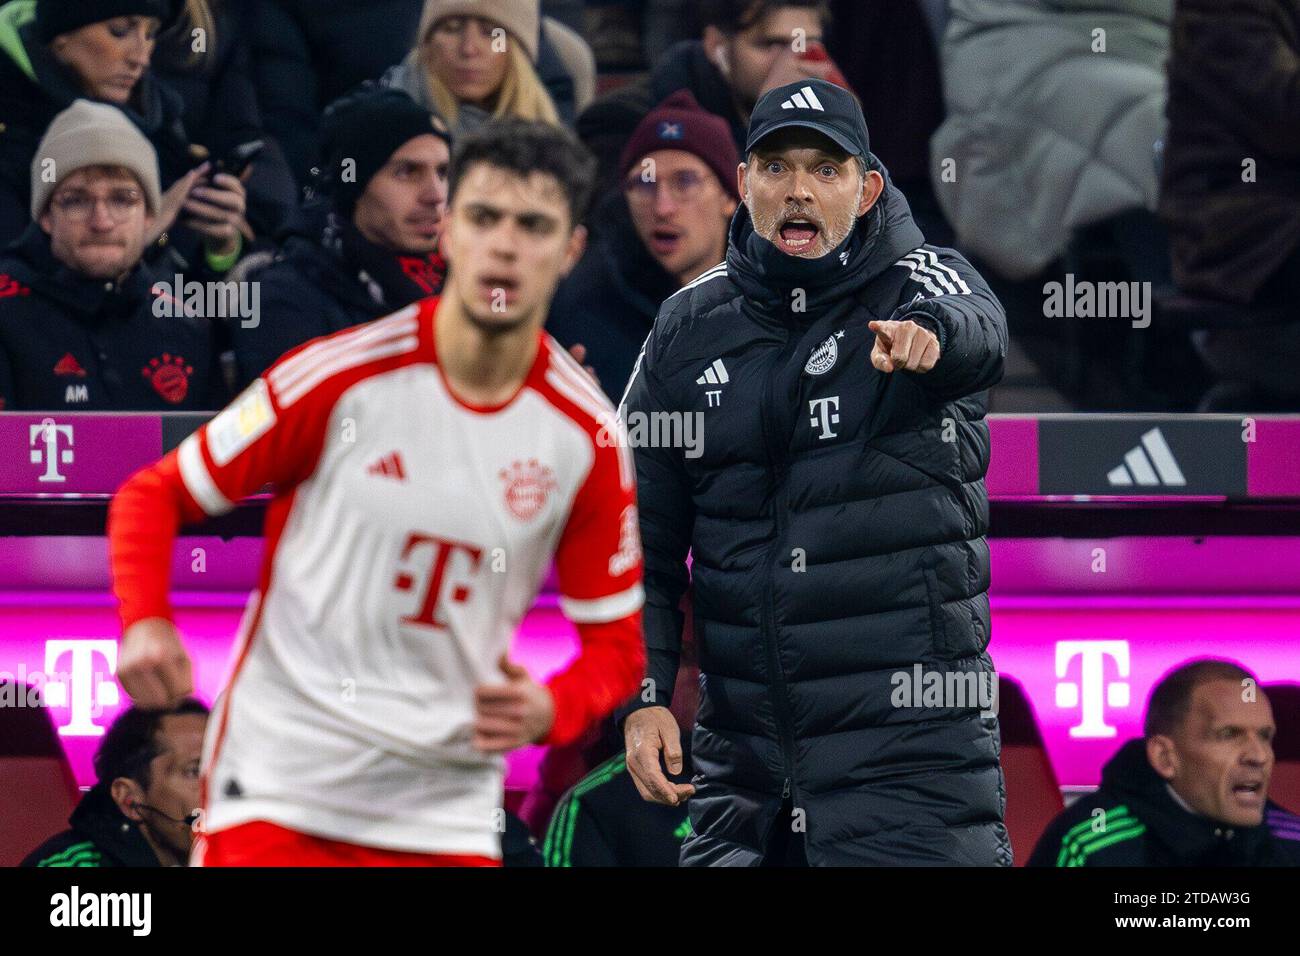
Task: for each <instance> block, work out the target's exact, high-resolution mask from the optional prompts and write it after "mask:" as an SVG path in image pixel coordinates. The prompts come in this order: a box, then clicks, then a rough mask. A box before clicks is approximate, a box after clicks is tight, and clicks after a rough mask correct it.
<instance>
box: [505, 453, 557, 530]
mask: <svg viewBox="0 0 1300 956" xmlns="http://www.w3.org/2000/svg"><path fill="white" fill-rule="evenodd" d="M500 475H501V480H502V481H504V482H505V483H506V507H507V508H509V509H510V513H511V514H512V515H514V516H515V517H516V518H518V519H519V520H520V521H531V520H532V519H533V518H535V517H537V515H538V514H539V513H540V512H541V510H542V509H543V508H544V507H546V497H547V495H548V494H550V492H551V490H552V489H553V488H554V487H555V476H554V475H553V474H552V473H551V469H549V468H547V467H546V466H545V465H541V464H538V462H537V459H536V458H530V459H529V460H528V462H527V463H524V462H522V461H517V462H515V463H514V464H512V465H511V466H510V467H509V468H502V469H501V472H500Z"/></svg>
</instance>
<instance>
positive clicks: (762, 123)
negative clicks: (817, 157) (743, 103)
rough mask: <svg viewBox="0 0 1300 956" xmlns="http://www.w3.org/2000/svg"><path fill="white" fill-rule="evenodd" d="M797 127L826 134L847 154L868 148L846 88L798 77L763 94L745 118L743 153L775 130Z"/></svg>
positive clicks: (861, 118) (864, 126) (858, 112)
mask: <svg viewBox="0 0 1300 956" xmlns="http://www.w3.org/2000/svg"><path fill="white" fill-rule="evenodd" d="M792 126H801V127H804V128H806V129H812V130H816V131H817V132H819V133H821V134H822V135H823V136H828V137H830V139H831V140H833V141H834V142H835V144H836V145H838V146H839V147H840V148H841V149H843V150H844V151H845V152H846V153H848V154H849V155H850V156H865V155H867V153H868V152H869V151H870V140H869V139H868V137H867V119H866V117H865V116H863V115H862V105H861V104H860V103H859V102H858V98H857V97H856V96H854V95H853V93H852V92H851V91H849V90H846V89H845V88H844V87H842V86H836V85H835V84H834V83H827V82H826V81H825V80H814V79H807V80H798V81H796V82H794V83H787V84H786V85H785V86H778V87H777V88H776V89H774V90H769V91H768V92H766V93H764V94H763V96H762V98H761V99H760V100H759V101H758V105H757V106H755V107H754V112H753V113H752V114H750V117H749V135H748V136H747V137H746V139H745V155H749V153H751V152H753V149H754V147H755V146H757V145H758V143H759V141H760V140H762V139H765V138H766V137H767V136H768V135H769V134H771V133H775V132H776V131H777V130H779V129H789V128H790V127H792Z"/></svg>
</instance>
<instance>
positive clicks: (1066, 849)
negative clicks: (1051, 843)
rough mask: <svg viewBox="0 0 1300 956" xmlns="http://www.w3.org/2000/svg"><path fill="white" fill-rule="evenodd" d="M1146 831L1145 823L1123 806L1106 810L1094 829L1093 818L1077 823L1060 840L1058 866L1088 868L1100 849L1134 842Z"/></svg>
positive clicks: (1094, 820) (1094, 819)
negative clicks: (1099, 826)
mask: <svg viewBox="0 0 1300 956" xmlns="http://www.w3.org/2000/svg"><path fill="white" fill-rule="evenodd" d="M1146 832H1147V828H1146V826H1145V824H1143V823H1142V821H1140V820H1139V819H1137V817H1135V816H1133V815H1132V814H1131V813H1130V812H1129V808H1128V807H1127V806H1125V805H1123V804H1121V805H1120V806H1118V807H1112V808H1111V809H1110V810H1107V811H1106V813H1105V815H1104V816H1103V817H1102V822H1101V828H1100V829H1097V820H1096V818H1095V817H1093V818H1090V819H1087V820H1084V821H1082V822H1080V823H1076V824H1075V825H1074V826H1072V827H1071V828H1070V829H1069V830H1066V831H1065V835H1064V836H1062V837H1061V852H1060V853H1059V854H1058V855H1057V857H1056V865H1057V866H1087V865H1088V857H1089V856H1091V855H1092V854H1094V853H1096V852H1097V851H1099V850H1104V849H1105V848H1106V847H1108V846H1113V845H1115V844H1116V843H1123V842H1124V841H1126V840H1135V839H1137V838H1138V837H1140V836H1141V835H1142V834H1144V833H1146Z"/></svg>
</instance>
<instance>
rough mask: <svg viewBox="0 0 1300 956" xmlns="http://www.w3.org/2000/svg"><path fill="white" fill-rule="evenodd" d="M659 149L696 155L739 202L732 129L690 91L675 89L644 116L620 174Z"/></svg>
mask: <svg viewBox="0 0 1300 956" xmlns="http://www.w3.org/2000/svg"><path fill="white" fill-rule="evenodd" d="M661 149H680V150H682V151H684V152H687V153H692V154H694V155H696V156H698V157H699V158H700V159H702V160H703V161H704V162H705V164H706V165H707V166H708V167H709V168H710V169H712V170H713V172H714V174H715V175H716V176H717V177H718V182H720V183H721V184H722V188H723V189H725V190H726V191H727V193H728V194H729V195H730V196H731V197H732V198H733V199H737V200H738V199H740V194H739V193H738V192H737V191H736V167H737V166H739V165H740V153H739V152H738V151H737V150H736V143H735V140H733V139H732V138H731V127H730V126H729V125H727V121H726V120H724V119H723V118H722V117H721V116H717V115H715V114H713V113H710V112H709V111H708V110H706V109H705V108H704V107H702V106H700V104H699V103H698V102H697V101H696V99H695V97H694V96H692V95H691V92H690V90H678V91H677V92H676V93H674V94H672V95H671V96H669V97H668V99H666V100H664V101H663V102H662V103H660V104H659V105H658V106H656V107H655V108H654V109H652V110H651V111H650V112H649V113H647V114H646V115H645V119H643V120H641V122H640V123H639V124H638V125H637V128H636V129H635V130H634V131H633V133H632V138H631V139H629V140H628V141H627V145H626V146H624V147H623V155H622V157H621V158H620V159H619V164H618V168H619V175H620V176H621V177H623V178H626V177H627V174H628V171H629V170H631V169H632V167H633V166H635V165H636V164H637V163H638V162H639V161H640V160H641V159H643V158H644V157H645V156H647V155H649V154H650V153H653V152H656V151H657V150H661Z"/></svg>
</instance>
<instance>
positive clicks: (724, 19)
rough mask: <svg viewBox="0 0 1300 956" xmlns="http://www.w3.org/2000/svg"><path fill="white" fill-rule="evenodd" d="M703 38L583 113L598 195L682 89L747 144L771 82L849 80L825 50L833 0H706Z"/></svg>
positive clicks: (582, 131)
mask: <svg viewBox="0 0 1300 956" xmlns="http://www.w3.org/2000/svg"><path fill="white" fill-rule="evenodd" d="M697 9H698V17H699V23H700V29H701V32H700V38H699V39H698V40H686V41H683V42H682V43H679V44H677V45H676V46H674V47H672V48H671V49H669V50H668V51H667V52H666V53H665V54H664V56H663V58H662V59H661V60H660V61H659V63H657V64H656V65H655V67H654V69H653V70H652V71H651V73H650V75H649V76H648V77H646V78H645V79H644V80H641V81H639V82H636V83H630V84H628V85H626V86H623V87H620V88H619V89H617V90H615V91H614V92H612V93H610V94H609V95H607V96H603V97H601V98H600V99H598V100H596V102H594V103H592V104H591V106H589V107H588V108H587V109H586V110H585V111H584V112H583V113H582V115H581V116H579V117H578V125H577V130H578V136H579V137H580V138H581V139H582V141H583V143H585V144H586V145H587V147H588V148H589V149H590V150H591V151H592V152H593V153H595V154H596V158H597V160H598V161H599V163H600V172H599V176H598V180H597V189H598V192H597V195H601V194H603V193H604V192H605V191H606V190H607V189H608V188H610V187H612V186H614V185H616V184H617V181H618V177H619V174H620V172H621V170H620V168H619V157H620V155H621V153H622V151H623V147H624V145H625V144H626V143H627V141H628V139H630V138H631V136H632V133H633V131H634V130H635V129H636V128H637V126H638V125H639V124H640V122H641V120H642V119H643V118H644V117H645V115H646V114H647V113H649V112H650V111H651V110H652V109H654V108H655V106H656V105H658V104H659V103H662V102H663V101H664V100H665V99H667V98H668V97H669V96H670V95H671V94H673V93H675V92H676V91H678V90H683V89H685V90H690V92H691V95H693V96H694V97H695V99H696V101H697V102H698V103H699V104H700V106H702V107H703V108H704V109H705V110H707V111H708V112H710V113H715V114H717V115H718V116H721V117H723V118H724V119H725V120H726V121H727V123H728V125H729V126H730V127H731V135H732V139H733V140H734V141H735V143H736V149H737V150H743V149H744V146H745V133H746V131H747V130H748V128H749V114H750V111H751V110H753V108H754V104H755V103H757V102H758V98H759V97H760V96H762V95H763V93H765V92H767V91H768V90H771V89H775V88H776V87H778V86H783V85H784V84H786V83H792V82H794V81H796V80H801V79H809V78H817V79H823V80H828V81H830V82H832V83H835V84H837V85H839V86H847V84H846V83H845V81H844V77H843V76H842V75H841V74H840V71H839V69H838V68H837V67H836V66H835V64H834V63H833V62H832V61H831V60H830V58H829V57H828V56H827V54H826V49H825V47H824V46H823V45H822V38H823V35H824V32H825V30H826V27H827V26H828V24H829V22H830V4H829V2H828V0H701V2H700V3H699V4H698V6H697Z"/></svg>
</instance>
